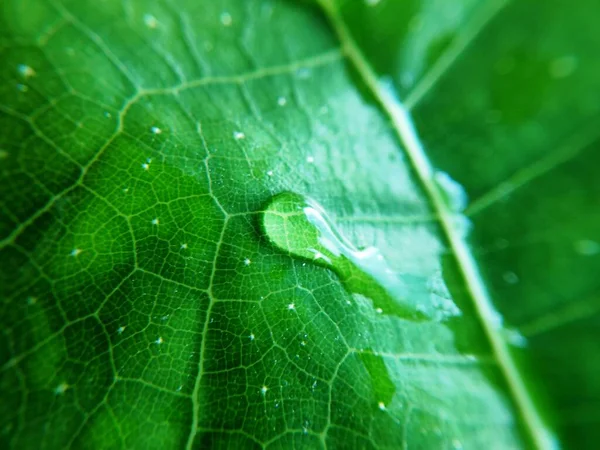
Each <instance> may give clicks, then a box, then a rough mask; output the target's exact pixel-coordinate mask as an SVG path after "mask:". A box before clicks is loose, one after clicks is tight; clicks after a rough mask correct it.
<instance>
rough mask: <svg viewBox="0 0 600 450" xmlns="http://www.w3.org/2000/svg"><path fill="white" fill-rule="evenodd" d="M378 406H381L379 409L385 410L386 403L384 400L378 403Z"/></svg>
mask: <svg viewBox="0 0 600 450" xmlns="http://www.w3.org/2000/svg"><path fill="white" fill-rule="evenodd" d="M377 406H379V409H380V410H382V411H385V403H383V402H379V403H378V404H377Z"/></svg>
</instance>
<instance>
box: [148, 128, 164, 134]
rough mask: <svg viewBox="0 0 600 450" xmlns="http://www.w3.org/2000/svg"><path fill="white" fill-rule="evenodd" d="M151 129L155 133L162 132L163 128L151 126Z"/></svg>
mask: <svg viewBox="0 0 600 450" xmlns="http://www.w3.org/2000/svg"><path fill="white" fill-rule="evenodd" d="M150 131H152V133H154V134H160V133H162V130H161V129H160V128H158V127H152V128H150Z"/></svg>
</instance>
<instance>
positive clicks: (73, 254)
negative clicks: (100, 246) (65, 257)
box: [70, 248, 83, 257]
mask: <svg viewBox="0 0 600 450" xmlns="http://www.w3.org/2000/svg"><path fill="white" fill-rule="evenodd" d="M82 251H83V250H81V249H80V248H74V249H73V250H71V253H70V255H71V256H75V257H77V256H79V254H80V253H81V252H82Z"/></svg>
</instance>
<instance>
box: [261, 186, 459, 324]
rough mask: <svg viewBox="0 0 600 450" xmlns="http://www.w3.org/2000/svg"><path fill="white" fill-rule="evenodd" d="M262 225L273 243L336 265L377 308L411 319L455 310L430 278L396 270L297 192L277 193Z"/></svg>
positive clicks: (353, 291)
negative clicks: (435, 295) (436, 294)
mask: <svg viewBox="0 0 600 450" xmlns="http://www.w3.org/2000/svg"><path fill="white" fill-rule="evenodd" d="M261 225H262V228H263V231H264V232H265V234H266V235H267V236H268V238H269V239H270V241H271V243H272V244H273V245H275V246H276V247H278V248H280V249H281V250H283V251H285V252H287V253H289V254H291V255H294V256H297V257H300V258H303V259H307V260H310V261H313V262H314V263H315V264H319V265H322V266H325V267H327V268H329V269H331V270H333V271H334V272H336V274H337V275H338V276H339V278H340V281H341V282H342V284H343V285H344V287H345V288H346V290H347V291H348V292H349V293H351V294H358V295H360V296H363V297H366V298H368V299H370V300H371V301H372V302H373V307H374V308H375V309H376V311H381V313H384V314H393V315H396V316H399V317H403V318H408V319H411V320H419V319H425V318H435V319H443V318H446V317H448V315H453V314H449V313H447V312H446V310H448V308H445V309H444V308H440V307H439V305H437V306H436V305H434V304H433V303H432V302H431V299H430V292H429V289H428V287H427V280H426V279H425V278H424V277H418V276H411V275H408V274H399V273H396V272H395V271H392V270H390V268H389V266H388V265H387V263H386V261H385V259H384V258H382V257H381V254H380V252H379V250H377V249H376V248H374V247H368V248H364V249H357V248H356V247H354V246H353V245H352V244H351V243H350V242H349V241H348V240H347V239H346V238H345V237H344V236H343V235H342V234H341V233H340V231H339V230H338V229H337V227H336V226H335V225H334V223H333V222H332V220H331V219H330V218H329V217H328V216H327V214H326V213H325V211H324V210H323V208H322V207H321V206H320V205H319V204H317V203H316V202H315V201H313V200H311V199H309V198H306V197H304V196H302V195H299V194H295V193H292V192H284V193H281V194H278V195H276V196H275V197H273V198H272V199H271V201H270V202H269V204H268V205H267V206H266V208H265V210H264V212H263V215H262V220H261ZM417 305H421V308H417Z"/></svg>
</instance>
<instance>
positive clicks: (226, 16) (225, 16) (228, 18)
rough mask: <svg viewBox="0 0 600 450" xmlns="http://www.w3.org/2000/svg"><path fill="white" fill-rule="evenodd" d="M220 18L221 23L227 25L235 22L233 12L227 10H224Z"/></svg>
mask: <svg viewBox="0 0 600 450" xmlns="http://www.w3.org/2000/svg"><path fill="white" fill-rule="evenodd" d="M220 20H221V23H222V24H223V25H224V26H226V27H228V26H230V25H231V23H232V22H233V19H232V17H231V14H229V13H228V12H227V11H224V12H222V13H221V17H220Z"/></svg>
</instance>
